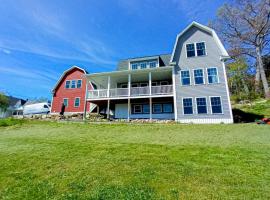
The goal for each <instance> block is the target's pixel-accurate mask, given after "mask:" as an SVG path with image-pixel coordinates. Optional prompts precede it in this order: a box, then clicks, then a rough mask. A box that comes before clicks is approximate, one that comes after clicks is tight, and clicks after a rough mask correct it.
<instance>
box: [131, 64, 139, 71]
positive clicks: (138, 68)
mask: <svg viewBox="0 0 270 200" xmlns="http://www.w3.org/2000/svg"><path fill="white" fill-rule="evenodd" d="M132 65H137V69H133V68H132ZM130 69H131V70H138V69H139V63H130Z"/></svg>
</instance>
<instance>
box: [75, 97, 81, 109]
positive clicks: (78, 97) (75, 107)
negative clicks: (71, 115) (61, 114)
mask: <svg viewBox="0 0 270 200" xmlns="http://www.w3.org/2000/svg"><path fill="white" fill-rule="evenodd" d="M76 99H79V105H78V106H76V105H75V104H76ZM80 105H81V97H75V99H74V108H78V107H80Z"/></svg>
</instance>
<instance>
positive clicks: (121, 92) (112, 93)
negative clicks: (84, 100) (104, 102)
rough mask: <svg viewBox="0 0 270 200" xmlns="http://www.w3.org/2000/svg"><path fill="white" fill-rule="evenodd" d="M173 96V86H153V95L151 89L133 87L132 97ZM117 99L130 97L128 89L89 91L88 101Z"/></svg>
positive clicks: (131, 89)
mask: <svg viewBox="0 0 270 200" xmlns="http://www.w3.org/2000/svg"><path fill="white" fill-rule="evenodd" d="M171 94H173V86H172V85H161V86H152V87H151V94H150V87H148V86H147V87H131V88H130V96H132V97H136V96H157V95H171ZM115 97H129V89H128V88H114V89H110V90H108V89H100V90H90V91H88V99H102V98H115Z"/></svg>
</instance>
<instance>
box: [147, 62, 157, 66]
mask: <svg viewBox="0 0 270 200" xmlns="http://www.w3.org/2000/svg"><path fill="white" fill-rule="evenodd" d="M149 65H150V68H156V67H157V61H152V62H150V63H149Z"/></svg>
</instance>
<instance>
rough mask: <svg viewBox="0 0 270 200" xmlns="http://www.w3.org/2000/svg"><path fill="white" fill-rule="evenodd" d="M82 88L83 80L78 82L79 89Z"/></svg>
mask: <svg viewBox="0 0 270 200" xmlns="http://www.w3.org/2000/svg"><path fill="white" fill-rule="evenodd" d="M81 87H82V80H78V81H77V88H81Z"/></svg>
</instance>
